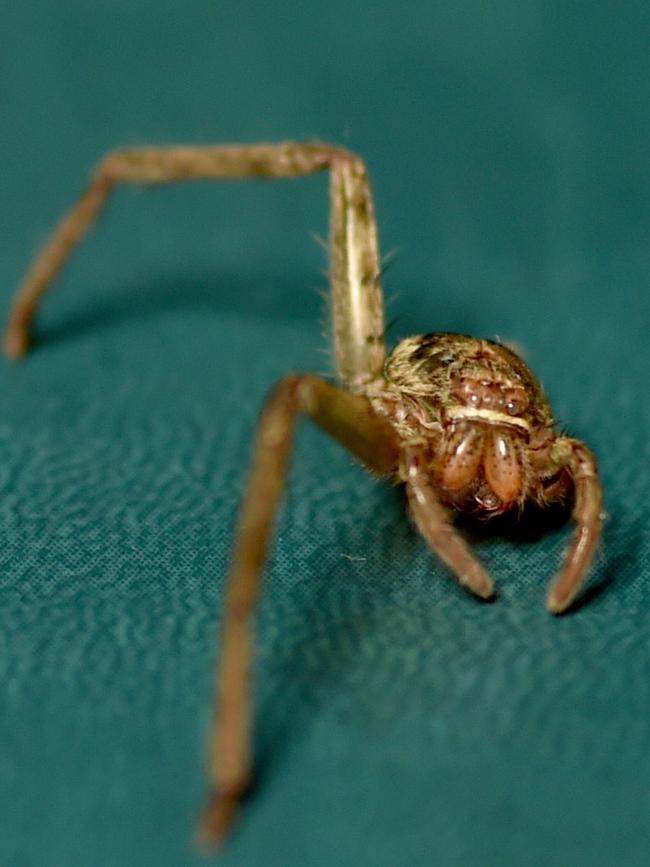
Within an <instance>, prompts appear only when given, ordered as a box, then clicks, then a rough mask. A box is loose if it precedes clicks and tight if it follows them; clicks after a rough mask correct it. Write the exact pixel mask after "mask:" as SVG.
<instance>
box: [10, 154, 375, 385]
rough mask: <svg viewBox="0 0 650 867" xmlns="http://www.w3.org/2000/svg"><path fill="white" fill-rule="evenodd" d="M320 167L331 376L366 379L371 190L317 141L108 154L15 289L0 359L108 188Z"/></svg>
mask: <svg viewBox="0 0 650 867" xmlns="http://www.w3.org/2000/svg"><path fill="white" fill-rule="evenodd" d="M326 168H330V169H331V180H330V201H331V223H330V236H331V282H332V297H333V307H334V311H333V318H334V341H335V354H336V360H337V368H338V373H339V376H340V378H341V380H342V382H344V383H345V384H346V385H349V386H350V387H352V388H357V387H360V386H362V385H364V384H365V383H367V382H369V381H371V380H373V379H375V378H376V377H377V376H378V375H379V374H380V373H381V370H382V367H383V363H384V357H385V347H384V323H383V299H382V292H381V286H380V282H379V272H380V259H379V247H378V241H377V228H376V224H375V215H374V208H373V202H372V193H371V190H370V184H369V181H368V176H367V173H366V168H365V165H364V163H363V161H362V160H361V159H360V158H359V157H357V156H355V155H354V154H352V153H350V152H349V151H345V150H342V149H341V148H336V147H334V146H332V145H328V144H323V143H320V142H311V143H310V142H307V143H299V142H283V143H280V144H255V145H217V146H214V147H169V148H143V149H137V150H122V151H115V152H113V153H109V154H107V155H106V157H105V158H104V159H103V160H102V162H101V163H100V164H99V166H98V168H97V170H96V171H95V174H94V176H93V178H92V180H91V182H90V185H89V186H88V188H87V189H86V191H85V192H84V193H83V195H82V196H81V197H80V198H79V200H78V201H77V202H76V204H75V205H74V206H73V207H72V209H71V210H70V211H69V213H68V214H67V215H66V216H65V217H64V218H63V220H62V221H61V222H60V223H59V225H58V226H57V227H56V229H55V231H54V233H53V235H52V237H51V238H50V240H49V241H48V243H47V244H46V246H45V247H44V249H43V250H42V251H41V253H40V255H39V256H38V257H37V259H36V260H35V262H34V264H33V266H32V268H31V270H30V272H29V274H28V276H27V278H26V280H25V282H24V283H23V284H22V286H21V287H20V288H19V290H18V292H17V294H16V298H15V300H14V302H13V306H12V310H11V314H10V319H9V324H8V327H7V332H6V336H5V350H6V352H7V354H8V355H10V356H12V357H18V356H20V355H22V354H23V353H24V352H25V351H26V350H27V347H28V343H29V329H30V325H31V322H32V319H33V317H34V314H35V312H36V308H37V305H38V302H39V300H40V298H41V296H42V295H43V293H44V292H45V290H46V289H47V287H48V285H49V284H50V282H51V281H52V280H53V279H54V277H55V276H56V274H57V272H58V271H59V269H60V268H61V267H62V265H63V264H64V263H65V261H66V259H67V258H68V257H69V255H70V254H71V253H72V251H73V249H74V248H75V247H76V245H77V244H78V243H79V241H80V240H81V239H82V237H83V236H84V235H85V233H86V231H87V230H88V229H89V228H90V226H91V225H92V224H93V222H94V221H95V219H96V218H97V216H98V214H99V212H100V211H101V209H102V207H103V206H104V204H105V202H106V199H107V197H108V195H109V193H110V191H111V189H112V188H113V186H114V185H115V184H118V183H168V182H171V181H182V180H189V179H195V180H198V179H202V178H245V177H254V176H263V177H276V178H279V177H296V176H298V175H305V174H309V173H310V172H315V171H318V170H320V169H326Z"/></svg>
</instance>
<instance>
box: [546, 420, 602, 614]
mask: <svg viewBox="0 0 650 867" xmlns="http://www.w3.org/2000/svg"><path fill="white" fill-rule="evenodd" d="M552 454H553V456H554V457H556V458H559V461H560V466H566V467H567V468H568V469H569V470H570V472H571V475H572V476H573V484H574V489H575V502H574V506H573V513H572V518H573V520H574V521H575V522H576V524H577V527H576V530H575V532H574V534H573V537H572V538H571V541H570V543H569V548H568V550H567V552H566V555H565V559H564V564H563V566H562V568H561V569H560V571H559V572H558V574H557V575H556V576H555V578H554V579H553V581H552V582H551V586H550V588H549V591H548V596H547V597H546V607H547V608H548V610H549V611H550V612H551V613H553V614H562V612H563V611H566V610H567V608H568V607H569V606H570V605H571V603H572V602H573V600H574V599H575V597H576V595H577V593H578V591H579V590H580V588H581V587H582V585H583V583H584V581H585V578H586V577H587V572H588V570H589V565H590V564H591V561H592V559H593V556H594V553H595V551H596V548H597V546H598V542H599V540H600V534H601V529H602V524H603V493H602V488H601V485H600V481H599V479H598V469H597V467H596V459H595V457H594V455H593V454H592V452H591V451H590V450H589V449H588V448H587V446H586V445H585V444H584V443H581V442H580V441H579V440H574V439H570V438H569V437H558V439H557V440H556V441H555V443H554V445H553V451H552Z"/></svg>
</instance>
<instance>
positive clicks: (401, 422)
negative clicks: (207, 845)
mask: <svg viewBox="0 0 650 867" xmlns="http://www.w3.org/2000/svg"><path fill="white" fill-rule="evenodd" d="M325 168H329V169H330V172H331V175H330V181H331V187H330V196H331V225H330V243H331V284H332V303H333V325H334V349H335V356H336V366H337V371H338V376H339V379H340V381H341V383H342V386H336V385H333V384H331V383H330V382H327V381H326V380H324V379H321V378H320V377H317V376H312V375H310V374H294V375H291V376H287V377H285V378H283V379H282V380H280V382H279V383H278V384H277V385H276V387H275V388H274V389H273V391H272V392H271V394H270V396H269V398H268V400H267V402H266V405H265V407H264V411H263V413H262V416H261V419H260V424H259V431H258V435H257V442H256V445H255V450H254V456H253V461H252V469H251V474H250V478H249V482H248V489H247V492H246V494H245V497H244V502H243V505H242V508H241V513H240V518H239V525H238V529H237V534H236V538H235V544H234V550H233V555H232V561H231V566H230V573H229V577H228V581H227V590H226V597H225V612H224V617H223V625H222V636H221V653H220V657H219V670H218V675H217V712H216V714H215V721H214V729H213V732H212V737H211V761H210V779H211V784H212V794H211V796H210V799H209V802H208V805H207V807H206V810H205V813H204V818H203V822H202V829H203V833H204V835H205V837H206V838H207V839H209V840H213V841H218V840H222V839H223V838H224V837H225V836H226V835H227V833H228V831H229V829H230V827H231V825H232V823H233V821H234V819H235V817H236V814H237V812H238V809H239V807H240V804H241V802H242V799H243V798H244V796H245V794H246V792H247V790H248V789H249V787H250V782H251V776H252V774H251V766H252V759H251V744H250V730H251V697H250V692H251V687H250V680H251V668H252V665H251V662H252V660H251V656H252V651H251V633H252V623H251V620H252V618H251V615H252V612H253V609H254V607H255V604H256V602H257V599H258V596H259V590H260V584H261V580H262V571H263V567H264V561H265V559H266V556H267V550H268V546H269V540H270V536H271V531H272V527H273V521H274V518H275V514H276V512H277V509H278V505H279V502H280V498H281V494H282V489H283V484H284V477H285V471H286V467H287V461H288V458H289V452H290V448H291V440H292V436H293V430H294V425H295V420H296V416H297V415H298V414H299V413H304V414H306V415H308V416H310V417H311V418H312V419H313V420H314V421H315V422H316V423H317V424H318V425H320V426H321V427H322V428H324V429H325V430H326V431H327V432H328V433H330V434H331V435H332V436H334V437H336V439H338V440H339V441H340V442H341V443H343V444H344V445H345V446H347V448H348V449H349V450H350V451H351V452H352V453H353V454H354V455H355V456H356V457H357V458H358V459H359V460H360V461H361V462H362V463H363V464H364V465H365V466H366V467H367V468H368V469H369V470H370V471H371V472H374V473H378V474H381V475H387V476H390V477H391V479H392V480H393V481H394V482H397V483H400V484H404V485H405V487H406V495H407V498H408V502H409V506H410V510H411V514H412V516H413V520H414V522H415V524H416V526H417V528H418V530H419V531H420V533H421V534H422V535H423V536H424V538H425V539H426V541H427V542H428V544H429V545H430V546H431V548H433V550H434V551H435V552H436V554H438V556H439V557H440V558H441V559H442V560H443V561H444V562H445V563H446V564H447V566H448V567H449V569H450V570H451V571H452V572H453V574H454V575H455V576H456V578H457V579H458V581H460V583H461V584H462V585H464V586H465V587H467V588H468V590H470V591H471V592H472V593H474V594H475V595H476V596H479V597H481V598H482V599H490V598H491V597H492V596H493V595H494V588H493V584H492V580H491V579H490V576H489V575H488V573H487V572H486V570H485V569H484V568H483V566H482V565H481V563H480V562H479V561H478V560H477V559H476V558H475V557H474V555H473V554H472V552H471V550H470V548H469V547H468V545H467V544H466V543H465V541H464V540H463V538H462V537H461V536H460V535H459V534H458V533H457V532H456V530H455V529H454V528H453V525H452V524H451V523H450V520H449V516H450V511H451V512H452V513H453V511H456V512H466V513H472V514H475V515H478V516H479V517H485V518H489V517H492V516H494V515H499V514H502V513H504V512H507V511H509V510H512V509H515V510H518V509H520V508H521V506H522V505H523V503H524V502H525V501H527V500H533V501H535V502H536V503H538V504H540V505H544V504H547V503H552V502H555V501H558V500H563V499H565V498H567V497H568V496H569V495H572V496H573V503H574V505H573V519H574V520H575V522H576V524H577V529H576V531H575V533H574V535H573V537H572V539H571V542H570V545H569V549H568V552H567V554H566V557H565V560H564V564H563V566H562V568H561V569H560V571H559V573H558V575H557V576H556V578H555V580H554V581H553V582H552V584H551V587H550V590H549V592H548V596H547V600H546V604H547V607H548V609H549V610H550V611H551V612H552V613H554V614H560V613H561V612H563V611H565V610H566V609H567V608H568V607H569V605H570V604H571V602H572V601H573V599H574V598H575V596H576V594H577V592H578V590H579V589H580V587H581V585H582V584H583V582H584V580H585V577H586V575H587V570H588V568H589V564H590V562H591V559H592V557H593V554H594V551H595V549H596V546H597V544H598V539H599V536H600V530H601V523H602V494H601V487H600V483H599V481H598V473H597V469H596V461H595V459H594V456H593V454H592V453H591V451H590V450H589V449H588V448H587V446H585V445H584V444H583V443H581V442H580V441H578V440H575V439H572V438H570V437H567V436H563V435H561V434H558V433H557V432H556V431H555V430H554V426H553V415H552V412H551V408H550V406H549V404H548V402H547V401H546V398H545V397H544V394H543V391H542V388H541V386H540V384H539V382H538V381H537V379H536V378H535V376H534V375H533V374H532V373H531V371H530V370H529V369H528V367H527V366H526V364H525V363H524V362H523V361H522V360H521V358H519V357H518V356H517V355H516V354H515V353H514V352H513V351H511V350H510V349H508V348H507V347H505V346H503V345H502V344H500V343H495V342H492V341H490V340H482V339H477V338H473V337H466V336H464V335H461V334H425V335H421V336H418V337H409V338H407V339H406V340H402V341H401V343H399V344H398V345H397V347H396V348H395V349H394V350H393V352H392V353H391V354H390V355H388V356H386V350H385V346H384V322H383V299H382V291H381V286H380V281H379V277H380V258H379V249H378V242H377V228H376V225H375V216H374V209H373V203H372V195H371V190H370V185H369V182H368V176H367V172H366V168H365V165H364V163H363V161H362V160H361V159H360V158H359V157H358V156H355V155H354V154H352V153H350V152H349V151H346V150H343V149H340V148H337V147H333V146H331V145H328V144H323V143H319V142H313V143H295V142H285V143H281V144H258V145H221V146H215V147H173V148H145V149H138V150H124V151H116V152H114V153H111V154H108V155H107V156H106V157H105V158H104V160H103V161H102V162H101V164H100V165H99V167H98V169H97V171H96V172H95V174H94V176H93V179H92V181H91V183H90V185H89V187H88V189H87V190H86V192H85V193H84V194H83V195H82V196H81V198H80V199H79V200H78V202H77V203H76V204H75V205H74V207H73V208H72V210H71V211H70V212H69V214H68V215H67V216H66V217H65V218H64V219H63V220H62V222H61V223H60V225H59V226H58V228H57V229H56V231H55V232H54V234H53V236H52V238H51V240H50V241H49V243H48V244H47V245H46V247H45V249H44V250H43V251H42V252H41V254H40V256H39V257H38V258H37V260H36V262H35V264H34V266H33V269H32V271H31V272H30V274H29V276H28V277H27V279H26V281H25V283H24V284H23V285H22V287H21V288H20V290H19V291H18V294H17V296H16V299H15V301H14V304H13V308H12V311H11V317H10V322H9V326H8V330H7V333H6V339H5V348H6V351H7V353H8V355H10V356H12V357H18V356H20V355H22V354H23V353H24V352H25V351H26V349H27V346H28V340H29V328H30V323H31V320H32V318H33V316H34V313H35V310H36V306H37V304H38V300H39V298H40V297H41V295H42V293H43V292H44V290H45V289H46V287H47V285H48V283H49V282H50V281H51V280H52V278H53V277H54V276H55V274H56V272H57V271H58V270H59V268H60V267H61V265H62V264H63V263H64V261H65V259H66V258H67V257H68V255H69V254H70V252H71V251H72V249H73V248H74V247H75V245H76V244H77V242H78V241H79V240H80V239H81V237H82V236H83V235H84V233H85V232H86V230H87V229H88V228H89V226H90V225H91V223H92V222H93V221H94V219H95V218H96V216H97V214H98V212H99V211H100V209H101V208H102V206H103V204H104V203H105V201H106V198H107V196H108V194H109V192H110V190H111V188H112V187H113V186H114V185H115V184H117V183H120V182H135V183H164V182H169V181H177V180H185V179H190V178H194V179H199V178H235V177H249V176H266V177H294V176H298V175H303V174H307V173H309V172H314V171H317V170H319V169H325Z"/></svg>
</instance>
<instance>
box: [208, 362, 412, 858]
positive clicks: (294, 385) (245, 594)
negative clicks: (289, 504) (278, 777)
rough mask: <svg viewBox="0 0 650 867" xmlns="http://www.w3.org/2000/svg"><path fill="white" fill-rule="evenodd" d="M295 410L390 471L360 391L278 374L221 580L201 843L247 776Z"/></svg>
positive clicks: (380, 432) (220, 833) (388, 454)
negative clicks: (256, 676)
mask: <svg viewBox="0 0 650 867" xmlns="http://www.w3.org/2000/svg"><path fill="white" fill-rule="evenodd" d="M298 413H302V414H305V415H308V416H310V417H311V418H312V419H313V421H315V422H316V423H317V424H318V425H319V426H320V427H321V428H323V429H324V430H326V431H327V432H328V433H329V434H331V435H332V436H333V437H335V438H336V439H337V440H339V442H341V443H342V444H343V445H344V446H346V447H347V448H348V449H349V450H350V451H351V452H352V453H353V454H354V455H355V456H356V457H357V458H358V459H359V460H361V462H362V463H363V464H365V466H366V467H367V468H368V469H369V470H370V471H371V472H374V473H378V474H382V475H384V474H388V473H394V472H395V470H396V468H397V464H398V461H399V456H398V451H399V443H398V439H397V434H396V433H395V431H394V429H393V427H392V425H391V424H390V423H389V422H388V420H387V419H386V418H384V417H383V416H380V415H377V413H375V411H374V410H373V409H372V407H371V405H370V401H369V400H368V399H367V398H365V397H363V396H361V395H354V394H352V393H350V392H349V391H346V390H344V389H341V388H338V387H337V386H335V385H332V384H331V383H328V382H326V381H325V380H323V379H320V378H319V377H317V376H312V375H310V374H294V375H291V376H287V377H285V378H284V379H282V380H280V382H279V383H278V384H277V385H276V387H275V389H274V390H273V391H272V392H271V394H270V395H269V397H268V398H267V402H266V405H265V407H264V410H263V412H262V415H261V418H260V423H259V429H258V434H257V440H256V443H255V447H254V452H253V460H252V466H251V472H250V477H249V480H248V486H247V489H246V493H245V496H244V499H243V502H242V507H241V511H240V514H239V522H238V528H237V532H236V536H235V545H234V551H233V555H232V561H231V566H230V571H229V575H228V578H227V584H226V595H225V608H224V615H223V625H222V633H221V652H220V654H219V662H218V673H217V684H216V689H217V700H216V706H217V712H216V715H215V718H214V728H213V732H212V737H211V762H210V778H211V782H212V793H211V795H210V798H209V801H208V804H207V806H206V808H205V811H204V814H203V819H202V823H201V829H200V831H201V836H202V838H203V839H204V840H206V841H208V842H220V841H222V840H223V839H224V838H225V837H226V836H227V834H228V832H229V830H230V828H231V826H232V823H233V821H234V820H235V818H236V815H237V812H238V809H239V805H240V803H241V800H242V798H243V797H244V795H245V794H246V791H247V789H248V787H249V785H250V782H251V767H252V756H251V713H252V709H251V669H252V665H251V656H252V629H253V626H252V614H253V611H254V608H255V605H256V603H257V600H258V596H259V592H260V587H261V583H262V575H263V568H264V562H265V560H266V556H267V551H268V546H269V540H270V535H271V531H272V527H273V521H274V517H275V514H276V512H277V509H278V506H279V503H280V499H281V496H282V491H283V488H284V479H285V474H286V469H287V463H288V460H289V453H290V450H291V443H292V439H293V431H294V427H295V422H296V416H297V414H298Z"/></svg>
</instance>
